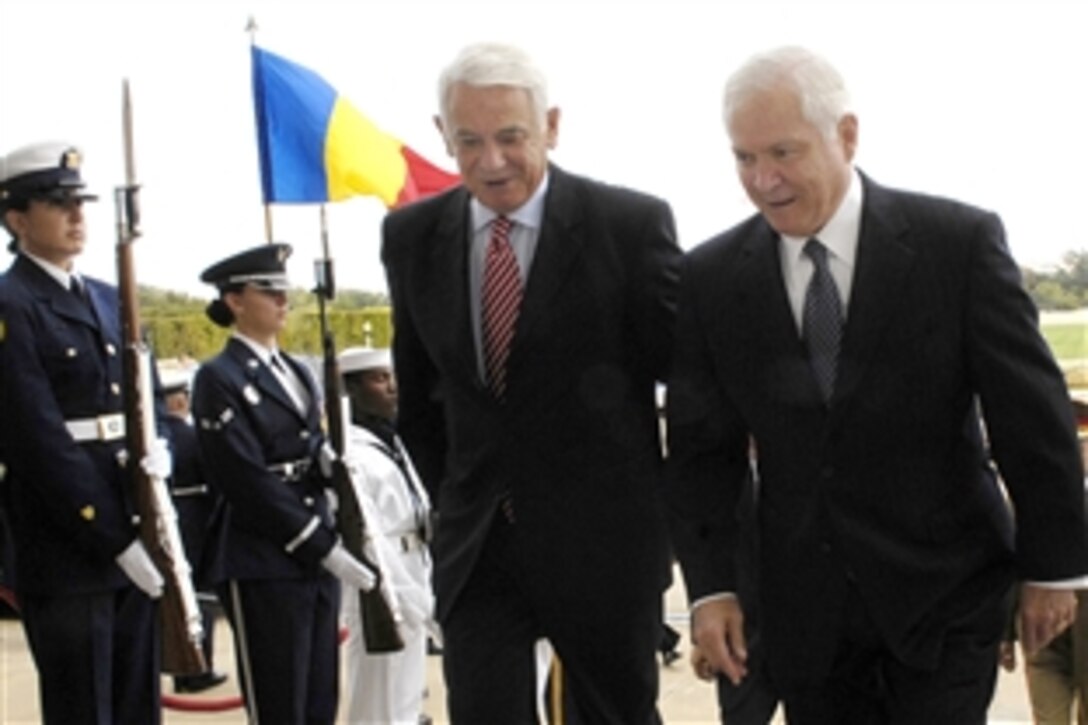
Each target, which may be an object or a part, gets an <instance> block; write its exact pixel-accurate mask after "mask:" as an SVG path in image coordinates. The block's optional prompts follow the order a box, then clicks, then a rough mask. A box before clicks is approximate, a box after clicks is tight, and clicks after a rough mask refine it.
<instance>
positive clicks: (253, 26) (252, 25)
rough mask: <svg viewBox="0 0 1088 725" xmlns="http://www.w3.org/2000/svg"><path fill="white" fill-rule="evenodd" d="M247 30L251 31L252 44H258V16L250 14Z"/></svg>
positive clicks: (250, 39)
mask: <svg viewBox="0 0 1088 725" xmlns="http://www.w3.org/2000/svg"><path fill="white" fill-rule="evenodd" d="M246 32H247V33H249V43H250V45H256V43H257V18H255V17H254V16H252V15H250V16H249V18H247V19H246Z"/></svg>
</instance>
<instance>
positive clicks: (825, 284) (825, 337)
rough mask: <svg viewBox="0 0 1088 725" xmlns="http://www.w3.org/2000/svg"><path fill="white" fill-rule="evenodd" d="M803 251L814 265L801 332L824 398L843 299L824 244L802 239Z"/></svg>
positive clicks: (831, 385)
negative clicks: (828, 261)
mask: <svg viewBox="0 0 1088 725" xmlns="http://www.w3.org/2000/svg"><path fill="white" fill-rule="evenodd" d="M804 253H805V254H806V255H808V257H809V259H811V260H812V264H813V266H814V267H815V269H814V271H813V273H812V279H811V280H810V281H809V283H808V289H807V290H806V291H805V308H804V315H803V317H802V321H801V334H802V336H803V337H804V340H805V346H806V347H807V348H808V358H809V363H810V364H811V365H812V372H813V374H814V375H815V376H816V383H817V385H819V386H820V394H821V395H822V396H823V399H824V402H825V403H826V402H827V401H829V400H831V393H832V391H833V390H834V389H835V375H836V372H837V368H838V363H839V344H840V343H841V341H842V302H841V301H840V299H839V289H838V287H836V286H835V280H834V279H833V278H832V277H831V270H830V268H829V267H828V266H827V247H825V246H824V245H823V244H821V243H820V242H819V240H817V239H809V240H808V241H807V242H805V249H804Z"/></svg>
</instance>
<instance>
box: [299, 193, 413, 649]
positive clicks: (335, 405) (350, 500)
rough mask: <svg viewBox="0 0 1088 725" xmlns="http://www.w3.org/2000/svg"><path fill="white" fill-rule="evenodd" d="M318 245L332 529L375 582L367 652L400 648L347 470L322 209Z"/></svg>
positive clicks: (367, 594)
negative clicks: (333, 503)
mask: <svg viewBox="0 0 1088 725" xmlns="http://www.w3.org/2000/svg"><path fill="white" fill-rule="evenodd" d="M321 218H322V224H321V247H322V250H321V251H322V254H323V258H322V259H319V260H318V261H317V263H316V265H315V272H316V277H317V284H316V286H315V288H314V294H316V295H317V307H318V316H319V317H320V319H321V350H322V354H323V357H324V362H323V366H322V367H323V373H324V375H323V377H324V383H325V418H326V424H327V426H328V434H329V442H330V444H331V445H332V447H333V450H334V451H336V460H335V461H334V462H333V467H332V474H333V487H334V489H335V491H336V498H337V501H338V503H337V507H336V528H337V530H338V531H339V532H340V537H341V540H342V541H343V543H344V548H346V549H347V550H348V552H350V553H351V555H352V556H354V557H355V558H356V559H358V560H359V561H361V562H362V563H363V565H364V566H366V567H367V568H368V569H370V570H371V571H374V572H375V573H376V574H377V578H378V581H377V583H376V584H375V585H374V587H373V588H372V589H370V590H369V591H363V590H361V589H360V590H359V611H360V614H361V618H362V620H363V643H364V645H365V646H366V651H367V652H369V653H371V654H382V653H388V652H398V651H400V650H402V649H404V640H403V639H401V636H400V632H399V630H398V629H397V622H396V618H395V617H394V615H393V608H392V607H391V606H390V602H391V601H392V592H391V591H390V589H389V582H388V581H386V578H385V576H383V574H382V571H381V569H380V567H378V566H377V562H378V554H377V550H376V547H375V546H374V541H373V538H372V536H371V535H370V533H369V531H368V529H367V526H366V519H365V517H364V515H363V509H362V506H361V505H360V502H359V498H358V496H356V494H355V487H354V486H353V485H352V482H351V474H350V473H349V472H348V469H347V466H346V465H345V463H344V449H345V447H346V445H345V444H346V437H345V433H344V426H345V423H344V408H343V403H342V395H341V392H340V366H339V364H338V363H337V360H336V340H335V338H334V336H333V333H332V329H331V328H330V326H329V321H328V311H327V310H326V302H327V301H331V300H332V299H333V297H335V295H336V284H335V282H334V281H333V267H332V258H331V257H329V239H328V233H327V232H326V229H325V223H324V219H325V210H324V207H322V209H321Z"/></svg>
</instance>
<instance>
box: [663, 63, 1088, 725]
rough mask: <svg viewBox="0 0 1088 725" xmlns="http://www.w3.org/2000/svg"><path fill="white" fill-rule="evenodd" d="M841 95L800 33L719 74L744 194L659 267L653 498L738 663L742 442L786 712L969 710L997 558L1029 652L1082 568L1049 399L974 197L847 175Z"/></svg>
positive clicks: (994, 227)
mask: <svg viewBox="0 0 1088 725" xmlns="http://www.w3.org/2000/svg"><path fill="white" fill-rule="evenodd" d="M847 104H848V99H847V94H846V92H845V88H844V85H843V83H842V79H841V77H840V76H839V74H838V73H837V72H836V71H835V69H834V68H832V67H831V66H830V65H828V64H827V63H826V61H824V60H822V59H821V58H819V57H817V56H815V55H813V54H811V53H809V52H808V51H805V50H803V49H799V48H784V49H779V50H777V51H772V52H770V53H767V54H764V55H761V56H757V57H755V58H753V59H752V60H751V61H750V62H748V63H747V64H745V65H744V66H743V67H742V68H741V69H740V70H739V71H738V72H737V73H736V74H734V76H733V77H732V78H731V79H730V81H729V83H728V85H727V87H726V93H725V121H726V125H727V128H728V131H729V135H730V137H731V140H732V145H733V150H734V155H735V157H736V163H737V170H738V174H739V176H740V179H741V182H742V184H743V185H744V187H745V189H746V191H747V192H748V195H749V197H750V198H751V199H752V201H753V202H754V203H755V204H756V206H757V207H758V208H759V211H760V214H758V215H756V216H753V217H752V218H750V219H748V220H746V221H744V222H742V223H740V224H739V225H737V226H736V227H734V228H732V229H730V230H729V231H726V232H725V233H723V234H721V235H719V236H717V237H715V238H713V239H711V240H710V241H708V242H706V243H704V244H703V245H701V246H699V247H698V248H696V249H694V250H692V251H691V252H690V253H689V255H688V256H687V258H686V260H685V265H684V269H683V273H682V282H681V292H680V304H679V311H678V318H677V330H676V339H677V347H676V355H675V357H674V359H673V372H672V375H671V378H670V381H669V410H668V431H669V450H670V462H671V465H672V469H671V472H672V474H673V478H672V479H671V480H670V482H669V486H668V496H669V499H670V506H671V508H672V510H673V513H674V514H675V516H676V520H677V525H676V527H675V537H674V543H675V545H676V549H677V553H678V556H679V559H680V561H681V565H682V568H683V571H684V576H685V580H686V582H687V586H688V592H689V595H690V596H691V598H692V602H693V636H694V638H695V640H696V642H697V643H698V645H699V647H700V650H701V651H702V652H703V653H704V654H705V655H706V656H707V658H708V659H709V661H710V662H711V664H712V665H713V667H714V668H716V669H718V670H720V671H722V672H724V673H725V674H726V675H727V676H729V677H730V678H731V679H733V680H734V681H739V680H740V679H742V678H743V676H744V674H745V654H746V653H745V642H744V636H743V609H744V602H743V601H738V599H737V598H736V597H735V596H733V594H732V592H735V591H736V576H735V569H734V566H733V563H732V562H733V553H734V551H735V548H736V545H737V541H736V536H737V530H736V524H735V519H734V517H733V515H732V513H733V511H734V510H735V507H736V505H737V498H738V496H739V494H740V492H741V490H742V488H743V483H744V478H745V473H746V468H747V463H748V447H749V440H750V439H752V440H754V443H755V445H756V447H757V449H758V455H757V465H758V470H759V480H760V495H759V503H758V513H757V520H758V526H759V551H760V557H759V564H758V567H759V568H758V572H757V576H758V579H759V588H760V594H761V596H760V601H759V605H760V610H759V613H760V617H761V621H760V632H761V634H762V636H763V644H764V645H765V646H766V653H767V656H768V661H769V664H770V668H771V674H772V676H773V678H774V682H775V685H776V687H778V688H779V690H780V694H781V695H782V696H783V700H784V704H785V709H786V713H787V716H788V717H789V720H790V722H791V723H802V724H804V723H847V722H849V723H869V722H880V723H922V722H924V723H931V724H932V723H957V724H962V723H982V722H984V721H985V713H986V709H987V707H988V704H989V701H990V698H991V696H992V693H993V687H994V681H995V672H996V662H997V645H998V641H999V639H1000V637H1001V633H1002V628H1003V627H1002V625H1003V622H1004V620H1005V615H1004V611H1003V609H1004V606H1003V602H1004V600H1005V596H1006V594H1007V593H1008V590H1009V588H1010V586H1011V585H1012V583H1013V581H1014V579H1015V580H1017V581H1019V582H1020V586H1021V593H1022V596H1021V609H1020V614H1019V617H1020V624H1021V630H1022V631H1023V632H1024V636H1025V644H1027V645H1028V646H1029V647H1030V648H1032V649H1035V648H1038V647H1039V646H1041V645H1042V644H1044V643H1045V642H1046V641H1048V640H1049V639H1050V638H1052V637H1053V636H1054V635H1055V634H1056V633H1057V632H1059V631H1061V629H1062V628H1063V627H1065V626H1067V625H1068V624H1069V622H1070V621H1071V620H1072V617H1073V611H1074V610H1073V607H1074V597H1073V593H1072V591H1071V588H1072V587H1073V586H1074V585H1076V584H1077V583H1079V582H1080V581H1082V580H1083V578H1084V576H1085V574H1086V573H1088V543H1086V531H1085V519H1084V508H1083V506H1082V505H1081V503H1080V499H1081V495H1082V493H1081V483H1080V478H1081V474H1080V470H1079V469H1080V462H1079V457H1078V455H1077V449H1076V438H1075V432H1074V425H1073V420H1072V416H1071V415H1070V409H1069V403H1068V396H1067V393H1066V390H1065V386H1064V381H1063V380H1062V377H1061V374H1060V372H1059V370H1058V368H1057V366H1056V365H1055V363H1054V360H1053V358H1052V356H1051V354H1050V352H1049V350H1048V348H1047V346H1046V343H1045V342H1044V340H1043V339H1042V337H1041V336H1040V334H1039V332H1038V329H1037V326H1036V312H1035V309H1034V308H1033V306H1032V304H1031V302H1030V300H1029V298H1028V297H1027V295H1026V294H1025V293H1024V291H1023V289H1022V288H1021V286H1020V278H1019V274H1018V270H1017V267H1016V264H1015V263H1014V262H1013V260H1012V258H1011V257H1010V256H1009V253H1008V250H1007V248H1006V245H1005V239H1004V232H1003V230H1002V225H1001V222H1000V220H999V219H998V217H997V216H996V215H994V214H992V213H988V212H984V211H981V210H978V209H974V208H971V207H969V206H966V205H964V204H961V203H957V202H954V201H949V200H944V199H938V198H934V197H927V196H922V195H919V194H911V193H905V192H900V191H893V190H890V189H887V188H884V187H882V186H879V185H878V184H876V183H874V182H872V181H871V180H870V179H868V178H867V177H866V176H864V175H862V174H861V173H860V172H858V171H856V170H855V169H854V168H853V166H852V160H853V155H854V151H855V147H856V143H857V128H858V126H857V118H856V116H855V115H854V114H852V113H851V112H850V110H849V107H848V105H847ZM811 239H816V242H810V241H808V240H811ZM980 412H981V413H982V414H983V417H984V419H985V426H986V430H987V433H988V436H989V440H990V442H991V444H992V451H993V456H994V459H995V460H996V463H997V465H998V467H999V468H1000V471H1001V475H1002V477H1003V478H1004V481H1005V483H1006V485H1007V488H1008V492H1009V494H1010V496H1011V499H1012V504H1013V508H1014V509H1015V531H1016V533H1015V539H1014V534H1013V520H1012V517H1011V516H1010V514H1009V510H1008V508H1007V507H1006V505H1005V502H1004V500H1003V498H1002V492H1001V491H1000V489H999V488H998V485H997V482H996V477H995V475H994V471H993V469H992V468H991V467H990V466H989V465H988V460H987V456H986V451H985V449H984V446H983V442H982V441H983V436H982V427H981V426H982V423H981V419H980Z"/></svg>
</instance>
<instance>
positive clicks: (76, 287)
mask: <svg viewBox="0 0 1088 725" xmlns="http://www.w3.org/2000/svg"><path fill="white" fill-rule="evenodd" d="M68 291H69V292H71V293H72V296H73V297H75V298H76V299H77V300H79V304H80V306H81V307H83V309H85V310H87V311H88V312H90V313H91V315H92V316H93V315H94V307H93V306H92V305H91V300H90V298H89V297H87V290H86V289H85V288H84V287H83V283H82V282H80V281H79V278H78V277H76V276H75V275H72V276H71V277H69V278H68Z"/></svg>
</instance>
